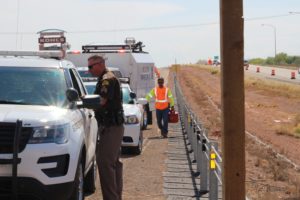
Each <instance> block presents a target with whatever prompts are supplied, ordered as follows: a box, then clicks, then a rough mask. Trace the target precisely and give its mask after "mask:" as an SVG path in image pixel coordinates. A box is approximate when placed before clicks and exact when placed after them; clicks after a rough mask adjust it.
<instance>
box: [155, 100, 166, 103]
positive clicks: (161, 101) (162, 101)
mask: <svg viewBox="0 0 300 200" xmlns="http://www.w3.org/2000/svg"><path fill="white" fill-rule="evenodd" d="M156 102H159V103H165V102H168V100H156Z"/></svg>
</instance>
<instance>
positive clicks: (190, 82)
mask: <svg viewBox="0 0 300 200" xmlns="http://www.w3.org/2000/svg"><path fill="white" fill-rule="evenodd" d="M177 77H178V79H179V82H180V85H181V87H182V90H183V93H184V95H185V96H186V97H189V98H187V100H188V103H189V105H190V106H191V107H192V109H193V110H194V112H196V113H197V115H198V117H199V118H200V119H201V121H202V122H203V123H204V125H205V127H206V128H207V129H208V132H209V135H210V137H213V138H215V139H217V140H218V141H219V142H220V141H221V140H220V139H221V137H222V134H221V119H220V111H219V109H220V108H221V106H220V105H221V96H220V75H219V74H214V73H211V71H210V70H207V69H203V68H199V67H193V66H182V67H180V68H179V69H178V70H177ZM299 87H300V86H299ZM299 111H300V99H292V98H288V97H282V96H277V95H276V94H273V93H270V92H266V91H261V90H258V89H256V88H255V87H247V88H246V90H245V112H246V130H247V131H248V132H250V133H251V134H253V135H255V136H257V137H258V138H259V139H260V140H262V141H263V142H265V143H267V144H270V145H272V147H273V150H274V151H275V152H277V153H280V154H283V155H284V156H286V157H287V158H288V159H290V160H292V161H293V162H294V163H296V164H297V165H300V156H299V153H300V139H299V138H295V137H291V136H287V135H278V134H276V129H277V128H278V125H280V124H284V123H286V124H289V123H293V119H294V118H295V117H296V116H297V115H298V114H299ZM246 189H247V195H248V196H249V197H250V199H272V200H276V199H286V200H296V199H298V200H299V199H300V172H299V170H296V169H294V168H293V167H292V166H291V165H290V164H288V163H286V162H284V161H283V160H282V159H279V158H277V157H276V153H274V152H273V151H272V150H271V149H267V148H265V147H264V146H262V145H259V144H258V143H257V142H255V141H254V140H253V139H250V138H249V137H247V139H246Z"/></svg>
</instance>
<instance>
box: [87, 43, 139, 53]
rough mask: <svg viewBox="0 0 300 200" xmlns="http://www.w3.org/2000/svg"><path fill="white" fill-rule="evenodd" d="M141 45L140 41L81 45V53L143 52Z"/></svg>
mask: <svg viewBox="0 0 300 200" xmlns="http://www.w3.org/2000/svg"><path fill="white" fill-rule="evenodd" d="M143 47H145V45H143V43H142V42H138V43H134V44H132V45H130V44H121V45H84V46H82V50H83V53H92V52H93V53H95V52H104V51H106V52H110V51H111V52H113V51H115V52H119V53H123V52H126V51H129V52H142V53H145V52H143Z"/></svg>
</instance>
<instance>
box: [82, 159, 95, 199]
mask: <svg viewBox="0 0 300 200" xmlns="http://www.w3.org/2000/svg"><path fill="white" fill-rule="evenodd" d="M96 181H97V161H96V156H94V159H93V164H92V166H91V168H90V170H89V171H88V173H87V175H86V177H85V180H84V192H86V193H88V194H92V193H94V192H95V191H96Z"/></svg>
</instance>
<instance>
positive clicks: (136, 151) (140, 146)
mask: <svg viewBox="0 0 300 200" xmlns="http://www.w3.org/2000/svg"><path fill="white" fill-rule="evenodd" d="M132 150H133V153H134V154H136V155H140V154H141V153H142V150H143V132H142V131H141V132H140V137H139V143H138V146H136V147H133V149H132Z"/></svg>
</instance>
